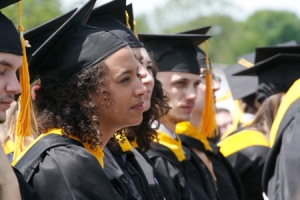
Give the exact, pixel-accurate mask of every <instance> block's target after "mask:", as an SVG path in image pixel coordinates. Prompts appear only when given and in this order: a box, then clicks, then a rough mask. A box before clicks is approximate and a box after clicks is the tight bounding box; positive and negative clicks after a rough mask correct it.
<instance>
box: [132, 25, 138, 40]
mask: <svg viewBox="0 0 300 200" xmlns="http://www.w3.org/2000/svg"><path fill="white" fill-rule="evenodd" d="M133 33H134V35H135V36H136V37H137V38H139V36H138V34H137V31H136V22H135V21H133Z"/></svg>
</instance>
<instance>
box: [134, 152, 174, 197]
mask: <svg viewBox="0 0 300 200" xmlns="http://www.w3.org/2000/svg"><path fill="white" fill-rule="evenodd" d="M135 152H138V153H139V155H141V156H143V158H144V160H146V161H147V163H148V164H149V165H151V167H152V169H151V170H150V169H149V167H145V163H144V161H142V162H143V164H142V163H140V161H139V160H142V159H139V158H138V157H140V156H137V154H136V153H135ZM133 153H134V154H135V155H136V157H137V161H138V162H139V163H140V165H141V167H142V170H143V171H144V173H145V175H146V177H147V180H149V179H150V181H148V182H149V185H150V188H151V190H152V192H153V194H154V195H155V197H156V199H161V197H163V198H164V199H165V200H177V199H179V197H178V195H176V194H177V190H176V188H175V186H174V185H173V182H172V180H171V179H169V178H167V177H166V176H165V175H163V174H162V173H161V172H160V171H158V170H157V169H156V168H155V167H154V165H153V163H152V161H151V160H150V159H149V157H148V156H147V154H146V153H143V152H141V151H140V150H139V148H138V147H136V148H134V150H133ZM152 177H154V178H155V182H156V181H157V183H155V185H153V184H151V182H152V180H153V178H152ZM157 187H159V189H158V188H157Z"/></svg>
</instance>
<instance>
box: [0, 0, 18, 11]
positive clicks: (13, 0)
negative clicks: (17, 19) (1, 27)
mask: <svg viewBox="0 0 300 200" xmlns="http://www.w3.org/2000/svg"><path fill="white" fill-rule="evenodd" d="M18 1H20V0H1V2H0V9H2V8H5V7H7V6H9V5H11V4H14V3H16V2H18Z"/></svg>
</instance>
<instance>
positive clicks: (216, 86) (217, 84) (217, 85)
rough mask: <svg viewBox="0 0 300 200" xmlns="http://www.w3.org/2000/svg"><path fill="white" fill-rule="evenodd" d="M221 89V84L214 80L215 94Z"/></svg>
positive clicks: (213, 88)
mask: <svg viewBox="0 0 300 200" xmlns="http://www.w3.org/2000/svg"><path fill="white" fill-rule="evenodd" d="M219 89H220V83H219V82H217V81H215V80H213V81H212V90H213V91H214V92H216V91H218V90H219Z"/></svg>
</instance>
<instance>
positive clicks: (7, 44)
mask: <svg viewBox="0 0 300 200" xmlns="http://www.w3.org/2000/svg"><path fill="white" fill-rule="evenodd" d="M18 1H19V0H1V2H0V9H2V8H5V7H7V6H9V5H11V4H13V3H16V2H18ZM0 27H1V28H0V52H5V53H12V54H16V55H20V56H22V55H23V53H22V45H21V40H20V35H19V34H18V31H17V29H16V27H15V26H14V25H13V23H12V21H11V20H9V19H8V18H7V17H6V16H5V15H3V14H2V12H0Z"/></svg>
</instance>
